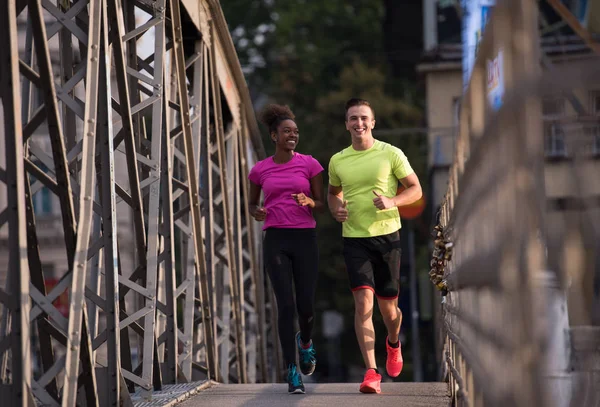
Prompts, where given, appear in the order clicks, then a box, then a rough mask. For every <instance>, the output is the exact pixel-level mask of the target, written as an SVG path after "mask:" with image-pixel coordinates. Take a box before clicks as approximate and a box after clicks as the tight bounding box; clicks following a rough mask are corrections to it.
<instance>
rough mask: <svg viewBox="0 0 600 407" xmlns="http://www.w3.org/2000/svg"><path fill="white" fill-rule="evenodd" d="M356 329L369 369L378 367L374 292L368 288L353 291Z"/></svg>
mask: <svg viewBox="0 0 600 407" xmlns="http://www.w3.org/2000/svg"><path fill="white" fill-rule="evenodd" d="M353 295H354V330H355V331H356V339H357V340H358V346H359V347H360V352H361V353H362V357H363V360H364V361H365V366H366V368H367V369H376V368H377V362H376V361H375V329H374V328H373V306H374V301H373V292H372V291H371V290H368V289H364V290H358V291H354V292H353Z"/></svg>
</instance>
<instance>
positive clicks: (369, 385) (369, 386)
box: [360, 369, 381, 393]
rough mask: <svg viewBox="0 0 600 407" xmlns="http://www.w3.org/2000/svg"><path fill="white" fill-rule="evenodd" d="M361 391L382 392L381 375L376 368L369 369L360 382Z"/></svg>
mask: <svg viewBox="0 0 600 407" xmlns="http://www.w3.org/2000/svg"><path fill="white" fill-rule="evenodd" d="M360 392H361V393H381V375H380V374H379V373H377V372H376V371H375V369H368V370H367V373H365V378H364V379H363V382H362V383H361V384H360Z"/></svg>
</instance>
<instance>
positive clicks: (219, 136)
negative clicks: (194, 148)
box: [210, 26, 246, 383]
mask: <svg viewBox="0 0 600 407" xmlns="http://www.w3.org/2000/svg"><path fill="white" fill-rule="evenodd" d="M211 32H213V33H214V29H213V28H212V26H211ZM211 41H212V47H211V51H212V53H211V58H210V62H211V68H212V69H211V73H212V96H213V114H214V118H215V132H216V144H217V160H218V161H217V163H218V164H217V165H218V167H219V170H220V174H219V175H220V181H221V182H220V187H221V188H220V189H221V194H222V196H221V199H222V202H221V210H222V222H223V238H224V239H223V243H224V244H226V245H227V246H226V248H225V249H226V261H227V269H228V273H229V276H230V284H231V289H230V290H231V297H232V314H233V318H234V329H235V353H236V360H237V364H236V367H237V380H238V381H239V382H240V383H245V382H246V377H245V376H246V360H245V354H246V352H245V345H246V344H245V335H244V330H243V321H244V318H243V315H242V308H241V298H240V295H239V293H240V287H239V284H238V282H239V281H238V279H237V278H236V275H237V271H236V270H237V267H236V264H235V256H234V253H233V237H232V234H233V230H232V229H233V228H232V223H231V207H230V204H229V197H228V196H227V193H226V190H227V188H226V181H227V172H226V168H225V165H226V162H225V156H224V155H225V140H224V139H225V135H224V128H223V116H222V115H223V112H222V109H221V88H220V85H219V80H218V76H217V67H216V60H215V59H216V54H217V51H216V49H215V47H216V45H215V44H216V41H215V38H214V34H213V35H212V36H211Z"/></svg>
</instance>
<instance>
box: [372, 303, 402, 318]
mask: <svg viewBox="0 0 600 407" xmlns="http://www.w3.org/2000/svg"><path fill="white" fill-rule="evenodd" d="M378 303H379V310H380V311H381V316H382V317H383V319H385V320H387V321H395V320H396V319H398V318H400V317H401V315H402V312H401V311H400V308H398V302H397V301H395V300H379V301H378Z"/></svg>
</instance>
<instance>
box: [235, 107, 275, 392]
mask: <svg viewBox="0 0 600 407" xmlns="http://www.w3.org/2000/svg"><path fill="white" fill-rule="evenodd" d="M240 112H241V120H242V125H241V129H240V133H239V137H240V143H239V144H240V161H241V162H240V164H241V165H240V176H241V180H240V184H241V186H242V197H243V200H244V205H243V207H244V212H243V217H244V223H245V231H246V233H245V236H246V241H245V244H244V247H245V248H246V249H245V252H246V253H247V256H248V259H247V262H248V268H249V272H250V276H251V278H252V282H251V285H253V286H254V288H253V291H254V311H255V313H256V324H257V326H256V342H257V344H256V347H257V354H258V368H259V371H260V381H262V382H263V383H265V382H267V381H268V376H267V375H268V374H267V366H268V364H267V333H266V318H265V292H264V279H263V278H264V275H263V273H262V270H261V268H260V262H259V261H258V257H257V253H256V243H257V242H256V239H255V235H256V233H255V228H256V224H255V223H254V219H253V218H252V217H251V216H250V212H249V210H248V199H249V191H248V182H249V181H248V174H249V172H250V167H249V166H250V161H249V157H248V145H249V142H250V141H249V139H248V127H247V126H248V122H247V120H248V119H247V117H246V112H245V109H241V108H240Z"/></svg>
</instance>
